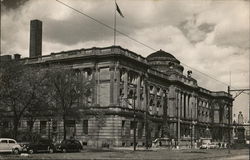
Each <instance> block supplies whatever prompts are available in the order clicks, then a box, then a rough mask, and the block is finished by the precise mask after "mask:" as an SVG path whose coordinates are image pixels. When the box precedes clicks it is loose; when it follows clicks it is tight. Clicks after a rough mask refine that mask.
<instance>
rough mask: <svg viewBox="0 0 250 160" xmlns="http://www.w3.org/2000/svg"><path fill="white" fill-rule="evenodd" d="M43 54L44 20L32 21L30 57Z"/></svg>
mask: <svg viewBox="0 0 250 160" xmlns="http://www.w3.org/2000/svg"><path fill="white" fill-rule="evenodd" d="M41 55H42V21H40V20H37V19H35V20H31V21H30V57H31V58H32V57H38V56H41Z"/></svg>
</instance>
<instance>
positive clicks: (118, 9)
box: [115, 2, 124, 18]
mask: <svg viewBox="0 0 250 160" xmlns="http://www.w3.org/2000/svg"><path fill="white" fill-rule="evenodd" d="M115 4H116V10H117V12H118V13H119V14H120V16H121V17H123V18H124V16H123V14H122V11H121V10H120V8H119V6H118V5H117V3H116V2H115Z"/></svg>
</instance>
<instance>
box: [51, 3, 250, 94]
mask: <svg viewBox="0 0 250 160" xmlns="http://www.w3.org/2000/svg"><path fill="white" fill-rule="evenodd" d="M56 1H57V2H59V3H61V4H62V5H64V6H66V7H68V8H70V9H72V10H74V11H76V12H77V13H80V14H81V15H84V16H86V17H88V18H90V19H92V20H93V21H95V22H97V23H99V24H101V25H103V26H105V27H106V28H108V29H111V30H114V28H113V27H112V26H110V25H107V24H105V23H103V22H101V21H100V20H98V19H96V18H93V17H92V16H89V15H88V14H86V13H83V12H82V11H80V10H78V9H75V8H74V7H72V6H70V5H68V4H66V3H64V2H62V1H60V0H56ZM116 32H118V33H120V34H121V35H123V36H125V37H127V38H129V39H131V40H133V41H135V42H137V43H139V44H141V45H143V46H144V47H146V48H149V49H151V50H153V51H157V50H156V49H155V48H153V47H151V46H149V45H147V44H145V43H143V42H141V41H139V40H137V39H135V38H133V37H131V36H129V35H127V34H125V33H123V32H121V31H119V30H117V29H116ZM182 64H183V65H185V66H187V67H189V68H191V69H193V70H195V71H197V72H199V73H201V74H202V75H204V76H206V77H209V78H211V79H213V80H215V81H217V82H220V83H221V84H223V85H226V86H229V84H227V83H225V82H222V81H220V80H218V79H216V78H214V77H212V76H211V75H209V74H207V73H203V72H201V71H199V70H198V69H195V68H193V67H191V66H189V65H187V64H185V63H183V62H182ZM231 88H234V89H236V88H235V87H232V86H231ZM243 93H245V92H243ZM245 94H248V95H250V94H249V93H245Z"/></svg>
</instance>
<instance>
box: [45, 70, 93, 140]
mask: <svg viewBox="0 0 250 160" xmlns="http://www.w3.org/2000/svg"><path fill="white" fill-rule="evenodd" d="M47 77H48V79H49V81H48V85H47V87H48V90H49V91H48V93H49V99H48V103H49V104H50V105H51V106H52V108H53V114H54V115H56V116H60V117H61V118H62V120H63V138H64V139H66V135H67V133H66V132H67V130H66V123H67V120H70V119H72V118H73V119H79V118H80V117H81V116H82V114H83V112H80V111H81V109H83V108H84V103H83V102H82V100H83V99H84V98H86V97H88V96H89V94H90V89H91V86H92V83H91V82H90V81H88V80H87V78H86V77H85V76H84V74H82V73H81V72H80V71H74V70H73V69H70V68H65V67H64V66H52V67H50V68H48V70H47Z"/></svg>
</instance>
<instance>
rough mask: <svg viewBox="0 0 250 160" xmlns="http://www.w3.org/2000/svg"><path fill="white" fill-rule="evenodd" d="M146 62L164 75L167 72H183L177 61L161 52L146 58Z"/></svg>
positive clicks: (168, 54) (170, 55)
mask: <svg viewBox="0 0 250 160" xmlns="http://www.w3.org/2000/svg"><path fill="white" fill-rule="evenodd" d="M147 61H148V63H149V65H150V66H151V67H153V68H155V69H157V70H159V71H161V72H165V73H166V72H168V71H177V72H179V73H182V72H183V70H184V68H183V66H182V65H181V64H180V61H179V60H178V59H176V58H175V57H174V56H173V55H172V54H170V53H167V52H165V51H163V50H159V51H156V52H154V53H152V54H150V55H149V56H147Z"/></svg>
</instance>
